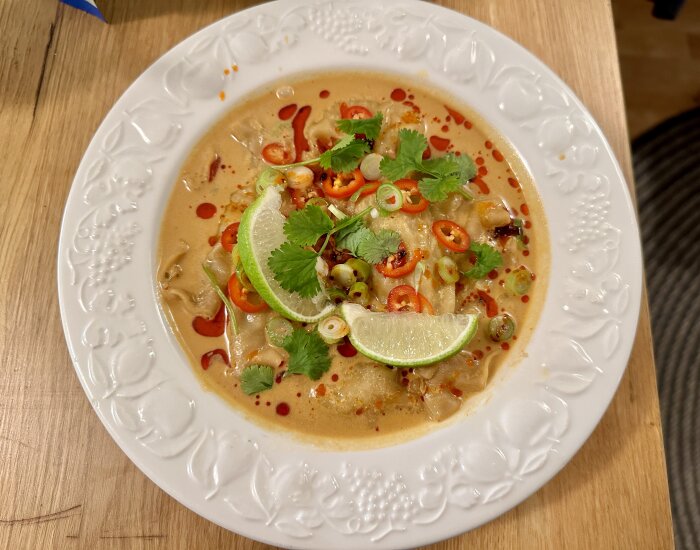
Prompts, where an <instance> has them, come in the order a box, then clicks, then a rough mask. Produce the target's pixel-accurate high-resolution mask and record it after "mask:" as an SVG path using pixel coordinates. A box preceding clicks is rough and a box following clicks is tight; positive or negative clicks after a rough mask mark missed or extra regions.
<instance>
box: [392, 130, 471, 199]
mask: <svg viewBox="0 0 700 550" xmlns="http://www.w3.org/2000/svg"><path fill="white" fill-rule="evenodd" d="M427 148H428V140H427V139H426V138H425V136H424V135H423V134H421V133H419V132H416V131H415V130H407V129H405V128H403V129H401V130H399V144H398V147H397V149H396V157H395V158H393V159H392V158H389V157H384V159H383V160H382V162H381V164H380V165H379V168H380V170H381V171H382V175H383V176H384V177H385V178H387V179H390V180H391V181H396V180H399V179H402V178H405V177H407V176H408V175H410V174H414V173H418V174H422V178H420V179H419V181H418V189H419V190H420V192H421V194H422V195H423V196H424V197H425V198H426V199H428V200H429V201H430V202H438V201H442V200H445V199H446V198H447V196H448V195H449V194H450V193H460V194H461V195H463V196H464V197H465V198H467V199H470V200H471V199H472V198H473V197H472V196H471V195H470V194H469V193H468V192H467V191H466V190H465V189H464V184H465V183H467V182H468V181H469V180H470V179H472V178H473V177H474V176H476V166H475V165H474V161H473V160H472V159H471V158H470V157H469V156H467V155H460V156H457V155H454V154H453V153H448V154H446V155H445V156H443V157H439V158H434V159H429V160H423V152H424V151H425V150H426V149H427Z"/></svg>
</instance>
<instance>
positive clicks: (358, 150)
mask: <svg viewBox="0 0 700 550" xmlns="http://www.w3.org/2000/svg"><path fill="white" fill-rule="evenodd" d="M367 153H369V144H368V143H367V142H366V141H365V140H364V139H355V136H344V137H343V138H342V139H340V141H338V143H336V144H335V145H334V146H333V147H331V148H330V149H328V150H327V151H324V152H323V153H321V155H320V156H318V157H315V158H312V159H307V160H302V161H301V162H295V163H293V164H284V165H281V166H275V167H274V169H275V170H277V171H284V170H288V169H289V168H294V167H295V166H307V165H309V164H319V165H320V166H321V168H324V169H326V170H327V169H331V170H333V171H334V172H339V173H340V172H352V171H353V170H354V169H355V168H357V167H358V165H359V164H360V160H362V157H364V156H365V155H366V154H367Z"/></svg>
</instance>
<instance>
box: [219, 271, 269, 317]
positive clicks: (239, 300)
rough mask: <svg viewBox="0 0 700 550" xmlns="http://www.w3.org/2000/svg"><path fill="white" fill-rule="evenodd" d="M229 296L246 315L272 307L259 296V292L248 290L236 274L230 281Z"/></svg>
mask: <svg viewBox="0 0 700 550" xmlns="http://www.w3.org/2000/svg"><path fill="white" fill-rule="evenodd" d="M228 295H229V297H230V298H231V301H233V303H234V304H236V305H237V306H238V307H239V308H240V309H242V310H243V311H245V312H246V313H259V312H261V311H265V310H266V309H268V307H270V306H268V305H267V304H266V303H265V302H264V301H263V300H262V298H260V296H258V293H257V292H251V291H248V290H246V289H245V288H244V287H243V285H242V284H241V282H240V281H239V280H238V277H236V274H235V273H234V274H233V275H231V278H230V279H229V280H228ZM252 298H253V299H252Z"/></svg>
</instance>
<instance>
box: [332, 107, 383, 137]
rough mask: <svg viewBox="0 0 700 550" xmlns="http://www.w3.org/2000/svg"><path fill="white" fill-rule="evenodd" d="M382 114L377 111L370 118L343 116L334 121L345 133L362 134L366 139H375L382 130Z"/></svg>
mask: <svg viewBox="0 0 700 550" xmlns="http://www.w3.org/2000/svg"><path fill="white" fill-rule="evenodd" d="M383 119H384V116H383V115H382V114H381V113H377V114H376V115H374V116H373V117H372V118H344V119H341V120H338V121H336V124H337V126H338V129H339V130H340V131H341V132H345V133H346V134H350V135H355V134H364V136H365V138H366V139H368V140H373V139H377V138H378V137H379V134H380V133H381V131H382V120H383Z"/></svg>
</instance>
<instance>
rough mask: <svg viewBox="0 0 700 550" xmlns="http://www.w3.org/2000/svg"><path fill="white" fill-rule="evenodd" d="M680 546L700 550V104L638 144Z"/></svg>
mask: <svg viewBox="0 0 700 550" xmlns="http://www.w3.org/2000/svg"><path fill="white" fill-rule="evenodd" d="M632 151H633V161H634V173H635V178H636V181H637V199H638V203H639V220H640V225H641V232H642V244H643V247H644V256H645V264H646V276H647V285H648V289H649V303H650V307H651V320H652V329H653V335H654V350H655V356H656V367H657V377H658V384H659V396H660V399H661V418H662V424H663V431H664V442H665V447H666V460H667V464H668V474H669V483H670V488H671V505H672V509H673V523H674V529H675V534H676V547H677V548H679V549H683V550H691V549H692V550H696V549H698V548H700V109H694V110H692V111H689V112H687V113H684V114H682V115H680V116H677V117H674V118H672V119H670V120H667V121H666V122H664V123H662V124H660V125H659V126H657V127H656V128H653V129H652V130H650V131H649V132H647V133H646V134H644V135H642V136H641V137H639V138H638V139H636V140H635V141H634V142H633V143H632Z"/></svg>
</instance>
